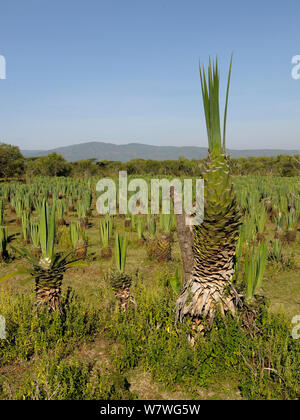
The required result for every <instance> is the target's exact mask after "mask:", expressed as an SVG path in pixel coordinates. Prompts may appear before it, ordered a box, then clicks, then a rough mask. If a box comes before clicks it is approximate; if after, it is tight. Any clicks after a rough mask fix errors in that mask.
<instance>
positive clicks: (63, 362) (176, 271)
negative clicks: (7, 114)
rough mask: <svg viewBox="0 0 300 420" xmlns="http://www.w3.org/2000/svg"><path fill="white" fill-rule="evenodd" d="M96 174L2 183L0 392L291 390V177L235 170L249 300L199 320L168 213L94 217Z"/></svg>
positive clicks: (154, 394)
mask: <svg viewBox="0 0 300 420" xmlns="http://www.w3.org/2000/svg"><path fill="white" fill-rule="evenodd" d="M145 179H146V180H148V178H147V177H145ZM97 181H98V179H95V178H90V179H74V178H36V179H32V180H31V182H30V183H28V184H24V183H20V182H7V183H2V184H1V185H0V197H1V199H0V205H1V207H0V208H1V212H0V216H1V223H0V224H1V228H0V229H1V230H0V234H1V240H0V247H1V249H0V251H1V268H0V270H1V278H2V280H1V285H0V315H1V316H2V317H4V319H5V338H4V337H3V338H2V339H1V340H0V398H1V399H204V398H205V399H219V398H221V399H229V398H230V399H298V398H299V395H300V376H299V375H300V373H299V372H300V351H299V350H300V339H296V338H295V337H294V338H293V335H292V331H293V328H295V324H292V320H293V318H294V317H295V316H296V315H300V281H299V280H300V252H299V251H300V234H299V227H300V224H299V221H300V218H299V215H300V178H299V177H295V178H279V177H278V178H276V177H273V178H269V177H236V178H234V180H233V184H234V191H235V194H236V197H237V203H238V206H239V209H240V212H241V218H242V224H241V225H240V226H239V227H238V230H239V235H238V236H239V239H238V241H237V245H236V258H235V260H234V276H233V280H232V283H233V285H234V289H235V290H236V291H237V293H238V295H239V296H240V297H241V299H242V300H243V302H244V306H245V307H246V308H247V310H243V309H241V310H240V311H238V312H237V313H236V314H235V315H234V316H233V315H232V314H231V313H230V312H228V311H225V313H224V316H222V311H221V310H220V311H217V312H216V314H215V317H214V321H213V323H212V326H209V325H208V323H207V324H205V323H204V324H202V325H201V326H200V327H201V328H199V325H198V323H197V322H195V320H193V317H191V316H190V317H186V318H185V319H184V321H183V322H178V323H177V324H176V325H175V322H174V321H175V315H176V301H177V299H178V296H179V295H180V292H181V290H182V287H183V282H184V270H183V265H182V256H181V251H180V246H179V241H178V234H177V220H176V216H175V215H174V214H171V215H156V216H152V215H150V214H149V215H142V214H139V215H134V216H133V215H130V214H128V215H124V216H121V215H118V214H117V215H115V216H111V215H107V216H102V215H99V214H98V213H97V211H96V200H97V192H96V189H95V187H96V183H97ZM148 182H149V180H148ZM117 207H118V206H117ZM65 255H67V256H66V258H65V259H64V258H63V256H65ZM49 261H51V264H52V266H51V267H49ZM53 261H54V262H53ZM72 261H73V262H72ZM45 273H46V275H45ZM296 332H297V331H296ZM298 333H299V330H298Z"/></svg>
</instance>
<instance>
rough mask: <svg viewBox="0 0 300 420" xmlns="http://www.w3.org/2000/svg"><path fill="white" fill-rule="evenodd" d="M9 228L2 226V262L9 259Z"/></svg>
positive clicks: (0, 227)
mask: <svg viewBox="0 0 300 420" xmlns="http://www.w3.org/2000/svg"><path fill="white" fill-rule="evenodd" d="M7 242H8V238H7V227H6V226H0V260H4V259H5V258H6V257H7Z"/></svg>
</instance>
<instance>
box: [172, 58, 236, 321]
mask: <svg viewBox="0 0 300 420" xmlns="http://www.w3.org/2000/svg"><path fill="white" fill-rule="evenodd" d="M231 64H232V60H231V62H230V67H229V73H228V81H227V90H226V101H225V111H224V122H223V136H222V132H221V123H220V106H219V67H218V62H217V60H216V62H215V64H212V63H211V60H210V61H209V67H208V72H207V75H206V72H205V70H204V68H201V67H200V66H199V70H200V81H201V88H202V99H203V106H204V115H205V121H206V128H207V137H208V157H207V159H206V161H205V164H204V172H203V178H204V186H205V188H204V190H205V192H204V220H203V223H202V224H200V225H196V226H194V227H193V245H192V246H193V248H192V249H193V267H191V268H190V276H189V277H188V278H187V280H186V281H185V285H184V287H183V290H182V292H181V295H180V296H179V298H178V300H177V303H176V322H177V321H182V320H183V318H184V316H186V315H189V316H191V317H192V319H195V321H197V322H196V323H198V321H199V322H200V323H201V320H204V319H207V320H208V321H209V324H210V325H212V322H213V319H214V317H215V314H216V311H217V310H218V309H219V310H220V311H221V313H222V314H224V313H225V312H227V311H230V312H231V313H233V314H234V313H235V310H236V307H237V306H239V305H240V304H241V300H240V297H239V295H238V294H237V292H236V291H235V289H234V287H233V285H232V278H233V274H234V258H235V253H236V241H237V239H238V235H239V225H240V224H241V215H240V211H239V208H238V205H237V202H236V197H235V193H234V190H233V185H232V179H231V176H230V168H229V164H228V159H227V157H226V147H225V146H226V140H225V134H226V119H227V107H228V95H229V84H230V76H231ZM181 249H182V247H181Z"/></svg>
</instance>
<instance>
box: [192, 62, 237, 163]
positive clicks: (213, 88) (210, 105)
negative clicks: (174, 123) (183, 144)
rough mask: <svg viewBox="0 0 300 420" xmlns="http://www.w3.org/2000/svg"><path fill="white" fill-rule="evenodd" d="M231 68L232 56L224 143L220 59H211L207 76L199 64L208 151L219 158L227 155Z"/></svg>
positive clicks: (227, 91) (224, 125)
mask: <svg viewBox="0 0 300 420" xmlns="http://www.w3.org/2000/svg"><path fill="white" fill-rule="evenodd" d="M231 66H232V56H231V60H230V67H229V72H228V81H227V90H226V103H225V111H224V122H223V141H222V135H221V122H220V103H219V87H220V75H219V68H218V59H216V62H215V63H212V62H211V59H209V66H208V71H207V75H206V74H205V69H204V67H203V68H201V65H200V62H199V72H200V81H201V89H202V99H203V107H204V114H205V122H206V129H207V137H208V150H209V153H210V154H212V155H213V156H219V155H220V154H221V153H225V150H226V143H225V135H226V120H227V108H228V95H229V85H230V77H231Z"/></svg>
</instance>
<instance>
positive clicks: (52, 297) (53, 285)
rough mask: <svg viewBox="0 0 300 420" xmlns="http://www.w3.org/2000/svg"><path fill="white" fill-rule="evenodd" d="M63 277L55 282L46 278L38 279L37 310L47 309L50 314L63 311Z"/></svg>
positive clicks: (36, 284) (36, 285)
mask: <svg viewBox="0 0 300 420" xmlns="http://www.w3.org/2000/svg"><path fill="white" fill-rule="evenodd" d="M61 284H62V276H59V277H58V278H56V279H55V280H53V279H51V280H50V281H49V279H47V278H45V277H44V276H43V277H42V278H41V277H38V278H36V283H35V292H36V306H37V309H40V308H46V309H47V310H48V311H49V312H55V311H61Z"/></svg>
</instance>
